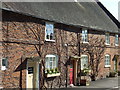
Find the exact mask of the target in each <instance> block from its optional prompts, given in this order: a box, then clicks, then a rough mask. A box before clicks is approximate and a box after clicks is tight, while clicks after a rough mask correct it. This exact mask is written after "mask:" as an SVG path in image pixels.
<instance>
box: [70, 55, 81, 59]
mask: <svg viewBox="0 0 120 90" xmlns="http://www.w3.org/2000/svg"><path fill="white" fill-rule="evenodd" d="M80 58H81V57H80V56H77V55H75V56H71V57H70V60H78V59H80Z"/></svg>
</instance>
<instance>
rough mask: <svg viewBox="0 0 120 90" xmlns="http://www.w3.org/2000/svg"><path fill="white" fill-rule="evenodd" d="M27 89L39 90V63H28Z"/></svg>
mask: <svg viewBox="0 0 120 90" xmlns="http://www.w3.org/2000/svg"><path fill="white" fill-rule="evenodd" d="M27 88H28V89H38V88H39V64H38V63H37V62H32V61H28V62H27Z"/></svg>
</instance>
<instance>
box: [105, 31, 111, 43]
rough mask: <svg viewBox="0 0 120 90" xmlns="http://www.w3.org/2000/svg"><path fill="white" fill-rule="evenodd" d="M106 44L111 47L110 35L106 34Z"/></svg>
mask: <svg viewBox="0 0 120 90" xmlns="http://www.w3.org/2000/svg"><path fill="white" fill-rule="evenodd" d="M105 44H106V45H110V33H105Z"/></svg>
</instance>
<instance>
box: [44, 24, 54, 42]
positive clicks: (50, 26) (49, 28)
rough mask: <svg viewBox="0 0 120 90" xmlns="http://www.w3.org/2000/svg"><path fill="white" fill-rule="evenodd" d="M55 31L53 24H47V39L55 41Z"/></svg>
mask: <svg viewBox="0 0 120 90" xmlns="http://www.w3.org/2000/svg"><path fill="white" fill-rule="evenodd" d="M53 37H54V31H53V24H48V23H46V39H49V40H53Z"/></svg>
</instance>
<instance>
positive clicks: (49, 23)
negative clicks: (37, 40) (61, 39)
mask: <svg viewBox="0 0 120 90" xmlns="http://www.w3.org/2000/svg"><path fill="white" fill-rule="evenodd" d="M47 25H53V31H52V32H53V38H54V24H53V23H51V22H46V23H45V41H52V42H55V40H54V39H50V35H49V39H48V38H47V31H46V30H47Z"/></svg>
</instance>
